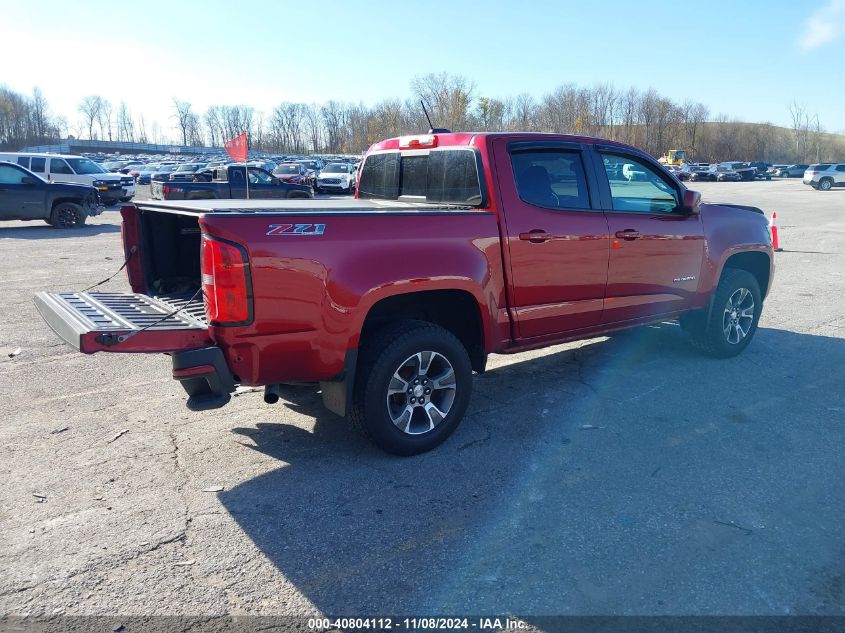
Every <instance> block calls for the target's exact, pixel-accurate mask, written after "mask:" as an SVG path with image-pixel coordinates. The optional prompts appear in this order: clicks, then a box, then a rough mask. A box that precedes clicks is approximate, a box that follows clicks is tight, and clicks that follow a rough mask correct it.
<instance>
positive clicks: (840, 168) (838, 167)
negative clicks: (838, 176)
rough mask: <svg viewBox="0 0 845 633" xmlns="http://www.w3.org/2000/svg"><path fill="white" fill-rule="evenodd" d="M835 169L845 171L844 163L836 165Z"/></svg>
mask: <svg viewBox="0 0 845 633" xmlns="http://www.w3.org/2000/svg"><path fill="white" fill-rule="evenodd" d="M836 171H845V165H837V166H836Z"/></svg>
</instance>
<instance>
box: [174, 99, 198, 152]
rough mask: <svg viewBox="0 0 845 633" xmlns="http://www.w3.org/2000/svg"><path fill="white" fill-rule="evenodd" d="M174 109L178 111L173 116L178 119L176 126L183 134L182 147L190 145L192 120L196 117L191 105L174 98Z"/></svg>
mask: <svg viewBox="0 0 845 633" xmlns="http://www.w3.org/2000/svg"><path fill="white" fill-rule="evenodd" d="M173 109H174V110H175V111H176V112H175V113H174V114H173V115H172V116H173V118H175V119H176V125H177V126H178V129H179V132H180V133H181V134H182V145H187V144H188V134H189V132H190V128H191V124H192V122H193V121H192V119H194V118H195V117H196V115H194V113H193V112H192V111H191V104H190V102H188V101H179V99H177V98H176V97H173Z"/></svg>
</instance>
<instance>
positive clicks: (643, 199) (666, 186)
mask: <svg viewBox="0 0 845 633" xmlns="http://www.w3.org/2000/svg"><path fill="white" fill-rule="evenodd" d="M602 159H603V162H604V166H605V170H606V172H607V178H608V182H609V184H610V196H611V198H612V202H613V210H614V211H628V212H634V213H671V212H673V211H674V210H675V209H676V208H677V207H678V206H679V204H680V200H679V194H678V190H677V189H676V188H675V187H674V186H672V185H671V184H670V183H669V181H668V180H667V179H665V178H663V177H661V175H660V174H659V173H658V172H657V170H656V169H655V168H654V167H652V166H651V165H649V164H648V163H646V162H645V161H642V160H639V159H637V158H634V157H633V156H623V155H618V154H602Z"/></svg>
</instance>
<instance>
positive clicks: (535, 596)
mask: <svg viewBox="0 0 845 633" xmlns="http://www.w3.org/2000/svg"><path fill="white" fill-rule="evenodd" d="M693 188H695V189H697V190H699V191H701V192H702V194H703V197H704V199H705V201H730V202H737V203H744V204H753V205H756V206H759V207H761V208H763V209H764V210H765V211H766V212H767V214H768V215H771V212H772V211H777V214H778V220H779V228H780V237H781V246H782V247H783V248H784V251H783V252H781V253H778V254H777V255H776V258H777V260H776V266H777V271H776V277H775V283H774V287H773V289H772V292H771V294H770V296H769V298H768V300H767V302H766V305H765V308H764V311H763V316H762V319H761V321H760V330H759V331H758V333H757V336H756V338H755V340H754V341H753V342H752V344H751V346H750V347H749V348H748V350H747V351H746V352H745V353H744V354H742V355H741V356H739V357H737V358H735V359H730V360H714V359H709V358H704V357H702V356H699V355H698V354H696V353H695V352H693V351H691V350H690V349H689V348H688V346H687V344H686V342H685V340H684V337H683V335H682V334H681V332H680V330H679V328H678V327H677V326H676V325H674V324H662V325H660V326H655V327H649V328H644V329H640V330H637V331H633V332H626V333H622V334H619V335H616V336H613V337H610V338H600V339H594V340H590V341H581V342H578V343H573V344H569V345H562V346H558V347H554V348H550V349H546V350H542V351H538V352H530V353H524V354H519V355H515V356H497V357H492V358H491V362H490V365H489V371H488V372H487V373H486V374H484V375H482V376H480V377H477V379H476V381H475V391H474V395H473V400H472V403H471V405H470V409H469V412H468V414H467V417H466V419H465V420H464V422H463V423H462V425H461V427H460V428H459V429H458V430H457V432H456V433H455V435H454V436H453V437H452V438H451V439H450V440H449V441H448V442H447V443H446V444H444V445H443V446H441V447H440V448H439V449H437V450H435V451H433V452H431V453H428V454H425V455H421V456H418V457H413V458H396V457H391V456H388V455H386V454H384V453H381V452H380V451H378V450H377V449H375V448H373V447H372V446H371V445H370V444H369V443H368V442H366V441H365V440H364V439H362V438H360V437H358V436H357V435H356V434H355V433H354V432H353V431H352V430H351V429H350V428H348V426H347V424H346V423H345V422H344V420H342V419H340V418H338V417H336V416H334V415H332V414H330V413H328V412H327V411H326V410H324V409H323V408H322V405H321V398H320V396H319V394H318V393H317V392H316V391H315V390H313V389H312V388H309V387H289V388H287V391H286V392H285V394H284V397H285V400H284V401H283V402H280V403H279V404H277V405H267V404H265V403H264V401H263V399H262V397H261V394H260V393H256V392H245V393H243V394H241V395H239V396H237V397H235V398H233V400H232V402H231V403H230V404H229V405H228V406H227V407H224V408H222V409H218V410H214V411H210V412H205V413H191V412H189V411H188V410H187V409H186V408H185V407H184V393H183V391H182V389H181V387H180V386H179V384H178V383H177V382H175V381H173V380H172V379H171V378H170V363H169V359H168V358H167V357H166V356H163V355H161V356H150V355H137V356H128V355H121V354H96V355H93V356H83V355H81V354H78V353H76V352H75V351H74V350H72V349H71V348H70V347H68V346H66V345H64V344H63V343H62V342H60V340H59V339H58V338H57V337H56V335H55V334H53V332H52V331H51V330H50V329H49V328H48V327H47V326H46V324H44V322H43V321H42V320H41V318H40V317H39V315H38V314H37V312H36V310H35V307H34V305H33V302H32V295H33V294H34V293H35V292H37V291H39V290H78V289H82V288H85V287H87V286H90V285H91V284H93V283H95V282H97V281H99V280H101V279H103V278H105V277H107V276H108V275H110V274H112V273H113V272H115V271H116V270H117V269H118V267H119V266H120V265H121V263H122V251H121V245H120V225H119V217H120V216H119V214H118V213H117V212H116V211H115V210H108V211H106V212H104V213H103V214H102V215H101V216H99V217H96V218H93V219H90V220H89V225H88V226H86V227H85V228H83V229H80V230H76V231H72V230H68V231H59V230H55V229H52V228H50V227H49V226H47V225H46V224H43V223H37V222H33V223H29V224H27V223H23V222H7V223H4V224H3V225H2V226H0V256H2V261H3V275H2V277H0V291H2V296H3V298H4V304H5V305H6V308H5V309H4V310H3V311H2V313H0V352H2V356H0V402H2V407H3V415H2V418H0V419H2V422H0V451H2V452H3V459H2V460H0V464H2V480H3V486H2V488H0V533H2V534H3V535H4V538H3V541H2V545H0V568H2V569H3V570H4V572H3V574H2V575H0V613H6V614H54V613H67V614H114V613H119V614H123V615H131V614H138V615H150V614H186V615H222V614H235V615H239V614H276V615H284V614H297V615H302V614H311V613H327V614H332V615H339V614H367V615H373V614H389V613H396V614H398V613H402V614H417V615H419V614H430V613H440V614H449V613H455V614H458V613H476V614H485V613H491V614H498V615H501V614H505V613H518V614H521V615H540V614H604V615H608V614H766V615H783V614H845V546H843V543H845V505H843V503H842V499H843V498H845V462H843V459H842V447H843V445H845V444H843V442H845V389H843V387H842V382H843V366H845V309H843V305H844V304H845V300H843V292H845V248H843V242H845V190H835V191H831V192H827V193H822V192H817V191H813V190H812V189H810V188H808V187H806V186H804V185H802V184H801V182H800V180H788V181H784V180H778V181H771V182H765V181H758V182H737V183H695V185H694V187H693ZM140 189H141V191H139V196H143V195H144V191H143V190H144V189H145V188H140ZM105 288H108V289H111V290H116V291H119V290H125V289H128V287H127V284H126V279H125V276H124V275H123V273H121V274H119V275H118V276H117V277H115V279H114V280H113V281H111V282H109V283H108V284H107V285H106V286H105ZM17 348H20V350H21V351H20V353H19V354H17V355H14V356H13V357H10V356H9V354H11V353H13V352H14V351H15V350H16V349H17Z"/></svg>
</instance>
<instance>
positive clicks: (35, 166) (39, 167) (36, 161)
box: [29, 158, 47, 174]
mask: <svg viewBox="0 0 845 633" xmlns="http://www.w3.org/2000/svg"><path fill="white" fill-rule="evenodd" d="M46 166H47V159H46V158H33V159H32V162H31V163H30V164H29V170H30V171H34V172H36V173H39V174H43V173H44V168H45V167H46Z"/></svg>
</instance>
